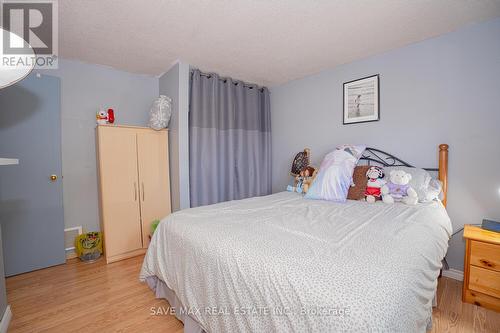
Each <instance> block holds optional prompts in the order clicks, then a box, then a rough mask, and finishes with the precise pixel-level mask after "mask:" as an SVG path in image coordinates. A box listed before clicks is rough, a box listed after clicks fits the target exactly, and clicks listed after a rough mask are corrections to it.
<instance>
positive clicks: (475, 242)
mask: <svg viewBox="0 0 500 333" xmlns="http://www.w3.org/2000/svg"><path fill="white" fill-rule="evenodd" d="M464 238H465V264H464V286H463V291H462V300H463V301H464V302H467V303H472V304H476V305H479V306H483V307H485V308H488V309H492V310H495V311H499V312H500V234H499V233H496V232H493V231H488V230H484V229H481V228H479V227H474V226H471V225H466V226H465V228H464Z"/></svg>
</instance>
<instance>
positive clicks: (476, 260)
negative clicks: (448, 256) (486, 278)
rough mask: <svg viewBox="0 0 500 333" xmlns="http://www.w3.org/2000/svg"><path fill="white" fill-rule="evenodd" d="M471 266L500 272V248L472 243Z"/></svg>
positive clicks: (487, 244) (476, 242) (481, 243)
mask: <svg viewBox="0 0 500 333" xmlns="http://www.w3.org/2000/svg"><path fill="white" fill-rule="evenodd" d="M470 264H471V265H474V266H479V267H483V268H486V269H492V270H495V271H497V272H500V246H499V245H494V244H489V243H483V242H478V241H471V242H470Z"/></svg>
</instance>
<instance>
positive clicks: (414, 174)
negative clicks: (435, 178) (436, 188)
mask: <svg viewBox="0 0 500 333" xmlns="http://www.w3.org/2000/svg"><path fill="white" fill-rule="evenodd" d="M384 170H385V175H386V176H385V180H386V181H389V179H388V177H389V174H390V173H391V171H392V170H403V171H404V172H406V173H409V174H410V175H411V180H410V186H411V187H413V189H414V190H415V191H416V192H417V195H418V201H419V202H426V201H429V200H428V195H429V194H428V192H429V184H430V182H431V180H432V177H431V175H430V174H429V173H428V172H427V171H426V170H424V169H420V168H412V167H403V166H398V167H386V168H384Z"/></svg>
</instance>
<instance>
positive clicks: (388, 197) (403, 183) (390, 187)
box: [381, 170, 418, 205]
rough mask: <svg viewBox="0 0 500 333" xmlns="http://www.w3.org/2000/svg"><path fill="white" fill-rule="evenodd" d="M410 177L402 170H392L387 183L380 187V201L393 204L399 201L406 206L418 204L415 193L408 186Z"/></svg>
mask: <svg viewBox="0 0 500 333" xmlns="http://www.w3.org/2000/svg"><path fill="white" fill-rule="evenodd" d="M410 180H411V175H410V174H409V173H406V172H404V171H403V170H392V171H391V173H390V174H389V181H388V182H387V184H385V185H384V186H382V189H381V192H382V201H384V202H385V203H389V204H390V203H394V201H401V202H403V203H405V204H407V205H416V204H417V202H418V195H417V192H416V191H415V190H414V189H413V188H412V187H411V186H410Z"/></svg>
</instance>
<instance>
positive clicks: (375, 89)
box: [342, 74, 380, 125]
mask: <svg viewBox="0 0 500 333" xmlns="http://www.w3.org/2000/svg"><path fill="white" fill-rule="evenodd" d="M379 79H380V78H379V74H376V75H371V76H366V77H363V78H361V79H357V80H353V81H349V82H345V83H344V84H343V90H344V98H343V117H342V121H343V124H344V125H349V124H358V123H366V122H371V121H379V120H380V82H379Z"/></svg>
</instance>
